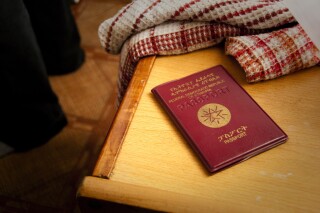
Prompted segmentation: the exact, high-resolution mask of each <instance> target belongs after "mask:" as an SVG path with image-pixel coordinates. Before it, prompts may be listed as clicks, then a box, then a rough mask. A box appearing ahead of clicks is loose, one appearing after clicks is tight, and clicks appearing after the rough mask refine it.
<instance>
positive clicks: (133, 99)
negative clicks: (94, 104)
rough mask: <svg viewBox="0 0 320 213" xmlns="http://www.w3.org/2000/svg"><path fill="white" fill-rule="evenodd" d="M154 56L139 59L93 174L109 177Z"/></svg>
mask: <svg viewBox="0 0 320 213" xmlns="http://www.w3.org/2000/svg"><path fill="white" fill-rule="evenodd" d="M155 58H156V56H150V57H146V58H143V59H141V60H140V61H139V63H138V65H137V67H136V69H135V73H134V75H133V77H132V79H131V81H130V83H129V86H128V89H127V91H126V94H125V96H124V98H123V101H122V102H121V104H120V106H119V109H118V111H117V113H116V116H115V118H114V120H113V123H112V126H111V128H110V130H109V132H108V135H107V137H106V140H105V142H104V146H103V148H102V150H101V152H100V156H99V158H98V161H97V164H96V166H95V168H94V170H93V176H96V177H102V178H109V177H110V175H111V173H112V170H113V168H114V165H115V162H116V160H117V157H118V154H119V151H120V149H121V146H122V143H123V140H124V138H125V136H126V133H127V130H128V128H129V126H130V124H131V121H132V118H133V115H134V113H135V111H136V108H137V106H138V103H139V100H140V98H141V95H142V92H143V90H144V87H145V85H146V82H147V80H148V78H149V75H150V72H151V69H152V67H153V63H154V61H155Z"/></svg>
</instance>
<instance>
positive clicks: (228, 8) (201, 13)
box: [99, 0, 319, 101]
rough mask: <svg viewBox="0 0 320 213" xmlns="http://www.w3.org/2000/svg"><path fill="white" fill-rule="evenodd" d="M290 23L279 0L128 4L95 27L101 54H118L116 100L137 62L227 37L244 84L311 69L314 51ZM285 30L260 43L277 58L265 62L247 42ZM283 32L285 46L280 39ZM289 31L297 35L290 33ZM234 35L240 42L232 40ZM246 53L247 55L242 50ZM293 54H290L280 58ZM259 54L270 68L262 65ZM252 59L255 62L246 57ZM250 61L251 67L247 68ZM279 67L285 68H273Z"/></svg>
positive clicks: (152, 0)
mask: <svg viewBox="0 0 320 213" xmlns="http://www.w3.org/2000/svg"><path fill="white" fill-rule="evenodd" d="M296 24H297V23H296V21H295V19H294V17H293V16H292V14H291V13H290V11H289V10H288V8H286V6H285V5H284V4H283V2H282V0H211V1H210V0H181V1H171V0H134V1H133V2H132V3H130V4H128V5H127V6H125V7H124V8H123V9H121V10H120V11H119V12H118V13H117V14H116V15H115V16H114V17H112V18H110V19H108V20H105V21H104V22H103V23H101V25H100V27H99V38H100V42H101V45H102V46H103V47H104V48H105V50H106V51H107V52H109V53H112V54H118V53H119V52H120V50H121V57H120V70H119V99H118V100H119V101H120V100H121V99H122V97H123V95H124V93H125V91H126V89H127V86H128V84H129V82H130V80H131V77H132V75H133V73H134V70H135V67H136V65H137V63H138V61H139V59H140V58H142V57H145V56H149V55H173V54H182V53H187V52H191V51H194V50H198V49H201V48H206V47H210V46H213V45H216V44H218V43H220V42H223V41H225V39H226V38H229V39H228V40H227V49H226V51H227V53H228V54H230V55H233V56H234V57H235V58H236V59H237V60H238V61H239V63H240V64H241V66H242V67H243V68H244V70H245V72H246V76H247V79H248V81H249V82H253V81H259V80H267V79H272V78H274V77H278V76H280V75H283V74H287V73H290V72H293V71H296V70H298V69H302V68H305V67H309V66H313V65H315V64H317V63H319V61H318V60H319V51H318V50H317V49H316V48H315V47H314V45H313V43H312V42H311V41H310V39H309V38H308V36H307V35H306V34H305V32H304V31H303V30H302V28H301V27H300V26H299V25H296ZM295 25H296V26H295ZM285 27H289V28H288V29H291V28H292V30H288V31H279V32H278V33H276V34H275V35H273V36H271V38H274V39H265V40H264V42H265V43H266V47H265V48H267V47H269V48H272V49H273V51H274V53H273V54H275V55H277V56H279V57H274V58H272V57H271V56H269V57H267V54H269V53H270V52H269V51H268V50H267V49H266V50H265V51H264V52H261V49H263V48H262V47H261V48H254V41H250V42H248V40H252V39H253V40H257V39H258V38H260V37H259V36H258V35H261V36H262V37H261V39H262V40H263V39H264V38H268V35H269V33H272V32H274V31H276V30H279V29H284V28H285ZM281 32H282V34H281ZM286 32H288V36H287V38H290V39H291V40H290V42H289V41H285V39H286V38H283V36H282V35H283V34H285V33H286ZM293 32H296V33H297V35H293V34H290V33H293ZM248 35H252V37H250V36H249V37H247V36H248ZM238 36H244V37H240V38H239V39H237V38H238ZM275 38H277V39H280V40H281V38H282V39H284V40H281V41H282V42H283V44H282V47H281V48H280V46H278V47H276V46H277V44H278V43H279V41H277V39H275ZM274 42H277V43H275V44H273V43H274ZM260 43H262V42H260ZM260 43H259V44H260ZM284 44H286V45H284ZM250 45H251V46H250ZM294 45H296V46H294ZM260 46H261V44H260ZM241 48H242V49H241ZM247 48H249V49H250V50H247V51H246V50H245V49H247ZM282 48H286V49H285V50H284V49H282ZM301 48H302V49H301ZM237 50H238V51H237ZM293 50H296V54H295V55H294V56H293V55H291V56H288V57H286V54H290V53H291V52H292V51H293ZM256 51H257V53H256ZM298 53H299V54H298ZM259 54H260V55H259ZM261 54H262V55H261ZM263 54H265V56H266V57H267V58H269V59H266V60H269V61H268V62H269V63H270V64H266V63H267V61H263V58H264V55H263ZM284 54H285V56H284ZM257 55H258V56H260V57H259V60H260V61H261V62H260V61H258V60H257V59H255V58H254V57H252V56H257ZM270 57H271V58H270ZM298 57H301V59H298ZM283 58H286V60H282V59H283ZM278 59H279V60H280V62H278ZM294 60H298V61H301V62H295V61H294ZM310 60H311V61H310ZM251 62H255V63H253V65H252V64H251ZM258 63H260V66H257V64H258ZM277 63H278V64H277ZM299 63H302V65H300V64H299ZM284 64H285V65H286V67H285V68H278V69H275V68H276V67H277V66H280V65H284ZM287 67H290V69H289V68H287Z"/></svg>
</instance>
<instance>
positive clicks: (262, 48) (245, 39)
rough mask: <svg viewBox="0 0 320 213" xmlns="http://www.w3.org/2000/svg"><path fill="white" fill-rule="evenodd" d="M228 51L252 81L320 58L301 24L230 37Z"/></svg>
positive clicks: (280, 74) (281, 73) (274, 76)
mask: <svg viewBox="0 0 320 213" xmlns="http://www.w3.org/2000/svg"><path fill="white" fill-rule="evenodd" d="M226 53H227V54H230V55H232V56H234V57H235V58H236V59H237V61H238V62H239V63H240V65H241V67H242V68H243V69H244V71H245V73H246V78H247V81H248V82H257V81H261V80H268V79H274V78H277V77H279V76H283V75H287V74H289V73H292V72H295V71H298V70H301V69H304V68H308V67H312V66H314V65H317V64H318V63H319V62H320V51H319V50H318V49H317V47H316V46H315V45H314V44H313V43H312V41H311V40H310V38H309V37H308V35H307V34H306V33H305V32H304V30H303V29H302V27H301V26H300V25H297V26H294V27H291V28H286V29H282V30H278V31H274V32H270V33H264V34H259V35H250V36H239V37H231V38H228V39H227V42H226Z"/></svg>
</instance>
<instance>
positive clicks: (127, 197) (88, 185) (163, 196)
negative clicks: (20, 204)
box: [77, 176, 214, 212]
mask: <svg viewBox="0 0 320 213" xmlns="http://www.w3.org/2000/svg"><path fill="white" fill-rule="evenodd" d="M77 198H78V199H79V200H81V201H82V202H83V203H86V201H90V200H95V201H97V202H99V201H102V202H106V203H117V204H121V205H129V206H132V207H137V208H142V209H149V210H155V211H164V212H190V209H192V208H196V209H198V210H199V211H200V212H206V211H209V212H214V205H213V206H208V205H207V204H208V203H212V202H213V201H212V200H209V199H207V198H205V197H199V196H191V195H188V194H181V193H177V192H171V191H166V190H160V189H157V188H153V187H146V186H139V185H135V184H129V183H122V182H118V181H112V180H109V179H103V178H98V177H92V176H87V177H85V179H84V180H83V181H82V185H81V186H80V188H79V190H78V192H77Z"/></svg>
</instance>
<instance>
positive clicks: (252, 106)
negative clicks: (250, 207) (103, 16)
mask: <svg viewBox="0 0 320 213" xmlns="http://www.w3.org/2000/svg"><path fill="white" fill-rule="evenodd" d="M151 91H152V93H153V94H154V95H155V97H156V99H157V100H158V101H159V102H160V104H161V105H162V107H163V108H164V109H165V111H166V112H167V113H168V115H169V116H170V118H171V119H172V120H173V122H174V123H175V124H176V126H177V127H178V129H179V130H180V131H181V133H182V135H183V136H184V138H185V139H186V141H188V143H189V144H190V146H191V147H192V149H193V150H194V151H195V152H196V153H197V154H198V156H199V158H200V159H201V161H202V162H203V164H204V165H205V166H206V168H207V169H208V170H209V171H210V172H216V171H218V170H220V169H223V168H225V167H228V166H231V165H233V164H235V163H239V162H241V161H243V160H246V159H248V158H250V157H252V156H254V155H257V154H259V153H261V152H264V151H266V150H268V149H270V148H272V147H274V146H276V145H279V144H281V143H284V142H285V141H286V139H287V138H288V136H287V135H286V134H285V133H284V132H283V131H282V130H281V128H280V127H279V126H278V125H277V124H276V123H275V122H274V121H273V120H272V119H271V118H270V117H269V116H268V115H267V114H266V112H265V111H264V110H263V109H262V108H261V107H260V106H259V105H258V104H257V103H256V102H255V101H254V100H253V99H252V98H251V96H250V95H249V94H248V93H247V92H246V91H245V90H244V89H243V88H242V87H241V86H240V85H239V84H238V83H237V82H236V81H235V80H234V79H233V77H232V76H231V75H230V74H229V73H228V72H227V71H226V69H225V68H224V67H223V66H221V65H219V66H215V67H211V68H209V69H206V70H203V71H200V72H197V73H195V74H192V75H189V76H186V77H184V78H181V79H178V80H174V81H170V82H167V83H164V84H161V85H159V86H157V87H155V88H153V89H152V90H151Z"/></svg>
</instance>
